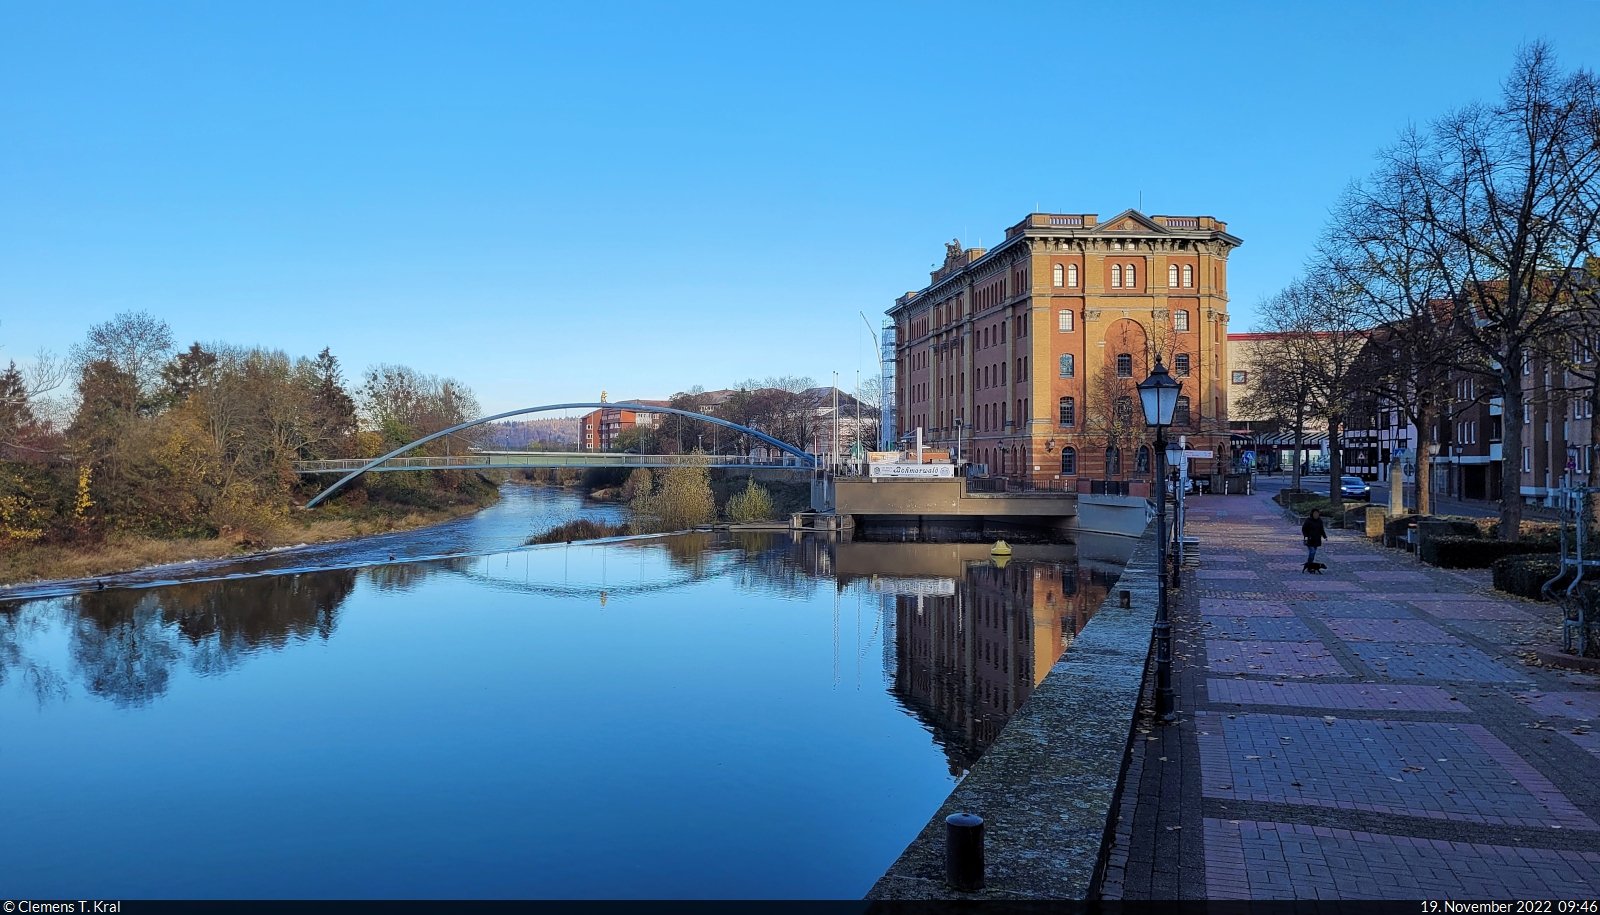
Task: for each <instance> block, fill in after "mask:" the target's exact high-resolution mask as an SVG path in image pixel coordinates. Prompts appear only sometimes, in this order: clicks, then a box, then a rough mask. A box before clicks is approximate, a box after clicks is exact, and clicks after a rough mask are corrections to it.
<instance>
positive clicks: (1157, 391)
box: [1137, 356, 1183, 724]
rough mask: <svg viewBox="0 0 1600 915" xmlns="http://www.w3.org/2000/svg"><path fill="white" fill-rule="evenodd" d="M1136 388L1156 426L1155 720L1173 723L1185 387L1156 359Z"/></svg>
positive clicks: (1150, 422)
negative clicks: (1176, 525) (1175, 417)
mask: <svg viewBox="0 0 1600 915" xmlns="http://www.w3.org/2000/svg"><path fill="white" fill-rule="evenodd" d="M1137 387H1138V389H1139V403H1140V405H1141V406H1142V407H1144V422H1145V425H1147V426H1155V427H1156V561H1157V568H1159V569H1160V570H1161V571H1160V575H1159V576H1158V578H1159V580H1160V586H1161V587H1160V593H1159V594H1157V596H1156V625H1155V637H1156V721H1158V722H1160V723H1161V724H1172V723H1174V722H1175V721H1177V720H1178V712H1177V709H1176V708H1175V707H1174V706H1175V702H1174V701H1173V696H1172V623H1171V621H1170V620H1169V619H1168V617H1167V427H1168V426H1170V425H1172V414H1173V412H1174V411H1175V410H1176V409H1177V407H1178V391H1179V390H1181V389H1182V388H1183V384H1182V383H1181V382H1178V381H1174V380H1173V378H1172V375H1170V374H1168V372H1167V369H1166V366H1163V365H1162V364H1161V357H1160V356H1157V357H1156V367H1155V368H1154V369H1153V370H1151V372H1150V376H1149V377H1148V378H1146V379H1145V380H1143V381H1141V382H1139V384H1138V385H1137Z"/></svg>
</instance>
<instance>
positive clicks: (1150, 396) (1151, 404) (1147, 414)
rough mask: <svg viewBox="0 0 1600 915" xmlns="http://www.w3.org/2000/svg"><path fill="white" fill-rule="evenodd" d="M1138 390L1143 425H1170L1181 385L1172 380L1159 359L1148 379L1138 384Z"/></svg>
mask: <svg viewBox="0 0 1600 915" xmlns="http://www.w3.org/2000/svg"><path fill="white" fill-rule="evenodd" d="M1138 388H1139V402H1140V405H1141V406H1143V407H1144V421H1145V425H1148V426H1170V425H1172V414H1173V413H1174V412H1175V411H1176V410H1177V408H1178V391H1179V390H1181V389H1182V388H1183V385H1182V383H1181V382H1178V381H1176V380H1174V379H1173V377H1172V375H1171V374H1170V373H1168V372H1167V367H1166V366H1164V365H1162V364H1161V360H1160V359H1157V360H1156V367H1155V368H1154V369H1152V370H1151V372H1150V377H1148V378H1146V379H1145V380H1143V381H1141V382H1139V384H1138Z"/></svg>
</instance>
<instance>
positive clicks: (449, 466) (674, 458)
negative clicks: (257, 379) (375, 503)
mask: <svg viewBox="0 0 1600 915" xmlns="http://www.w3.org/2000/svg"><path fill="white" fill-rule="evenodd" d="M366 464H367V460H366V459H363V458H342V459H338V460H331V461H297V462H295V465H294V470H295V473H300V474H310V473H349V472H350V471H352V470H360V469H361V468H362V467H364V466H366ZM685 465H689V466H694V467H706V468H757V469H765V470H792V471H809V470H810V469H811V468H809V467H806V466H803V465H802V464H801V463H800V461H799V459H798V458H794V457H785V458H782V459H779V460H758V459H753V458H748V457H742V456H740V455H733V454H613V453H606V452H570V451H474V452H470V453H468V454H456V455H450V456H436V457H397V458H390V459H389V460H387V461H384V462H383V463H382V464H379V465H378V466H376V467H374V468H372V469H371V470H369V471H368V473H381V472H383V471H386V470H519V469H520V470H538V469H549V468H561V467H575V468H583V467H682V466H685Z"/></svg>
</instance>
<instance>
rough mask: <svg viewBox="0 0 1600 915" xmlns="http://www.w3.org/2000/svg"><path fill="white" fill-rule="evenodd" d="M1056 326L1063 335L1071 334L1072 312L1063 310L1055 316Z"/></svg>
mask: <svg viewBox="0 0 1600 915" xmlns="http://www.w3.org/2000/svg"><path fill="white" fill-rule="evenodd" d="M1056 326H1057V327H1058V328H1059V329H1060V330H1061V332H1062V333H1064V334H1070V333H1072V310H1071V309H1067V308H1064V309H1062V310H1061V311H1060V313H1058V314H1057V315H1056Z"/></svg>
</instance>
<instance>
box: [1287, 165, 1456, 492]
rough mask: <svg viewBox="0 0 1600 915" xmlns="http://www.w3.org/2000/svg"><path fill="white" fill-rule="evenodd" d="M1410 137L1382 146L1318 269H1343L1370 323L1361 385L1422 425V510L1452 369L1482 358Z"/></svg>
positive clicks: (1343, 207)
mask: <svg viewBox="0 0 1600 915" xmlns="http://www.w3.org/2000/svg"><path fill="white" fill-rule="evenodd" d="M1413 145H1414V144H1413V142H1412V141H1410V140H1408V141H1405V142H1402V143H1401V144H1399V145H1397V146H1396V147H1395V148H1394V149H1392V150H1389V151H1386V152H1385V153H1384V154H1383V155H1382V156H1380V166H1379V168H1378V170H1377V171H1376V172H1375V173H1374V174H1373V175H1372V176H1371V177H1370V178H1369V179H1368V180H1367V181H1365V182H1362V183H1359V184H1354V185H1352V186H1351V187H1350V188H1349V189H1347V190H1346V192H1345V194H1344V196H1343V198H1342V199H1341V200H1340V202H1339V205H1338V206H1337V207H1336V208H1335V211H1334V215H1333V219H1332V221H1331V222H1330V224H1329V227H1328V229H1327V230H1326V232H1325V233H1324V236H1323V241H1322V244H1321V246H1320V251H1319V257H1318V258H1317V260H1316V262H1315V266H1314V267H1313V270H1314V271H1319V272H1326V273H1328V274H1330V275H1332V276H1335V277H1337V278H1338V281H1339V285H1340V286H1341V287H1342V288H1343V289H1345V290H1347V291H1348V292H1349V304H1350V307H1351V308H1352V309H1353V310H1354V311H1355V313H1356V315H1357V320H1358V321H1359V322H1360V323H1363V324H1367V325H1370V326H1371V327H1372V328H1373V331H1372V333H1371V335H1370V336H1369V337H1368V339H1367V347H1366V349H1365V351H1364V352H1363V353H1362V355H1361V356H1360V357H1359V363H1360V365H1359V369H1358V371H1357V373H1356V374H1357V376H1358V377H1359V379H1360V388H1361V392H1362V393H1365V394H1367V395H1368V396H1370V397H1371V398H1372V399H1373V400H1374V401H1375V402H1376V405H1377V406H1378V407H1379V408H1380V409H1394V410H1396V411H1397V412H1398V413H1399V414H1400V415H1401V416H1402V417H1404V418H1405V419H1406V421H1407V422H1409V423H1410V424H1411V425H1412V426H1413V427H1414V428H1415V429H1416V430H1417V441H1416V450H1417V454H1416V459H1415V466H1416V468H1417V471H1416V489H1417V511H1418V512H1419V513H1420V514H1424V515H1425V514H1429V513H1430V511H1431V510H1432V505H1431V500H1432V479H1431V476H1432V465H1431V463H1430V461H1429V447H1428V446H1429V445H1430V444H1431V443H1433V442H1434V441H1435V434H1434V432H1435V426H1436V425H1438V424H1445V425H1448V421H1449V419H1450V418H1451V414H1452V406H1453V401H1452V399H1451V397H1450V381H1451V377H1452V373H1453V372H1454V371H1456V370H1459V369H1461V368H1463V367H1464V366H1467V365H1469V364H1474V363H1476V360H1474V359H1473V358H1472V356H1473V354H1472V353H1470V352H1463V345H1462V344H1463V337H1462V335H1461V333H1459V331H1458V329H1457V328H1458V322H1457V321H1456V316H1455V301H1454V299H1453V298H1452V295H1451V293H1452V292H1453V289H1452V288H1451V286H1450V282H1451V280H1450V277H1449V276H1448V275H1447V274H1446V273H1445V272H1444V271H1442V270H1440V269H1439V260H1438V258H1437V257H1436V256H1435V254H1436V253H1438V252H1443V251H1447V250H1449V246H1450V244H1451V240H1450V239H1449V238H1448V237H1443V236H1441V235H1440V232H1439V229H1438V227H1437V225H1436V224H1435V223H1433V222H1432V221H1430V220H1428V219H1427V218H1426V214H1427V193H1426V188H1425V187H1424V185H1423V183H1422V182H1421V181H1419V180H1418V177H1417V174H1416V171H1415V169H1413V168H1412V167H1411V166H1410V165H1409V164H1408V160H1409V156H1408V153H1407V150H1408V149H1410V148H1412V147H1413ZM1477 364H1478V365H1479V367H1481V363H1477ZM1395 485H1398V481H1395Z"/></svg>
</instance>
